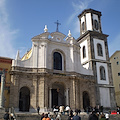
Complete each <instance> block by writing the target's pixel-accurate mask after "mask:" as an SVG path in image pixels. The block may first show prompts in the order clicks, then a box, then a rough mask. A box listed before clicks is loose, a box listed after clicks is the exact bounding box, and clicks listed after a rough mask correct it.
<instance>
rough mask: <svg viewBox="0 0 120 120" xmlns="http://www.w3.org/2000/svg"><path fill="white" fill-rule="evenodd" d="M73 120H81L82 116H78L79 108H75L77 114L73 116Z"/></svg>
mask: <svg viewBox="0 0 120 120" xmlns="http://www.w3.org/2000/svg"><path fill="white" fill-rule="evenodd" d="M72 120H81V117H80V116H78V110H77V109H76V110H75V115H74V116H73V118H72Z"/></svg>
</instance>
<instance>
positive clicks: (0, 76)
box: [0, 75, 1, 83]
mask: <svg viewBox="0 0 120 120" xmlns="http://www.w3.org/2000/svg"><path fill="white" fill-rule="evenodd" d="M0 83H1V75H0Z"/></svg>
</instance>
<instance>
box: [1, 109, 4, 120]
mask: <svg viewBox="0 0 120 120" xmlns="http://www.w3.org/2000/svg"><path fill="white" fill-rule="evenodd" d="M4 114H5V109H4V108H0V120H3V116H4Z"/></svg>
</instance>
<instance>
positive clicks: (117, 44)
mask: <svg viewBox="0 0 120 120" xmlns="http://www.w3.org/2000/svg"><path fill="white" fill-rule="evenodd" d="M108 44H109V55H110V56H111V55H112V54H113V53H114V52H115V51H117V50H120V33H119V34H118V35H117V36H116V38H115V39H113V40H112V41H111V42H109V43H108Z"/></svg>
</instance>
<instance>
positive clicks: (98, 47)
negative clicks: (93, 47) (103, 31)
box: [97, 43, 103, 56]
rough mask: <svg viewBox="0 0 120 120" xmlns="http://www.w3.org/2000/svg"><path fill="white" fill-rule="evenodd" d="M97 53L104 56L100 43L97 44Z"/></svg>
mask: <svg viewBox="0 0 120 120" xmlns="http://www.w3.org/2000/svg"><path fill="white" fill-rule="evenodd" d="M97 52H98V56H103V51H102V45H101V44H99V43H98V44H97Z"/></svg>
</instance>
